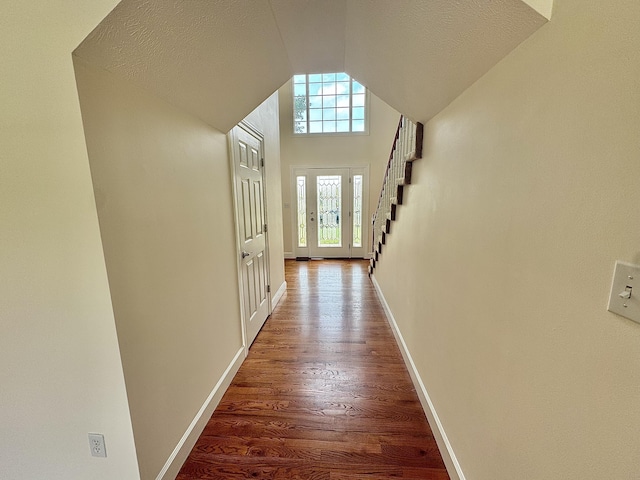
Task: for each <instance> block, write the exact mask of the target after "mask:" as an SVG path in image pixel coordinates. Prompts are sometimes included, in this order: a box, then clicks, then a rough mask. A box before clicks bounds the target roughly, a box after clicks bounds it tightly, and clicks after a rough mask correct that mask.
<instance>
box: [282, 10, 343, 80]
mask: <svg viewBox="0 0 640 480" xmlns="http://www.w3.org/2000/svg"><path fill="white" fill-rule="evenodd" d="M271 5H272V7H273V14H274V15H275V17H276V22H277V23H278V26H279V27H280V33H281V34H282V39H283V40H284V44H285V45H286V48H287V53H288V54H289V60H290V61H291V65H292V67H293V69H294V72H293V73H319V72H344V70H345V67H344V47H345V42H344V38H345V32H346V24H345V22H346V16H347V15H346V14H347V2H346V0H324V1H318V0H271Z"/></svg>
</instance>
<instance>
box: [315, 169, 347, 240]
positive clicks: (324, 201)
mask: <svg viewBox="0 0 640 480" xmlns="http://www.w3.org/2000/svg"><path fill="white" fill-rule="evenodd" d="M316 193H317V194H316V197H317V198H318V205H317V212H318V227H317V230H318V246H319V247H342V227H341V224H340V213H341V212H342V176H341V175H318V176H316Z"/></svg>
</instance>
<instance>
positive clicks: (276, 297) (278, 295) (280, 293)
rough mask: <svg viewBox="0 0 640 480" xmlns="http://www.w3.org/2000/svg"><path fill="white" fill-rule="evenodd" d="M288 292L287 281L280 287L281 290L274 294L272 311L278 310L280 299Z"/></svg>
mask: <svg viewBox="0 0 640 480" xmlns="http://www.w3.org/2000/svg"><path fill="white" fill-rule="evenodd" d="M286 291H287V282H286V281H285V282H282V285H280V288H279V289H278V291H277V292H276V293H274V294H273V297H271V310H273V309H274V308H276V305H278V302H279V301H280V299H281V298H282V296H283V295H284V292H286Z"/></svg>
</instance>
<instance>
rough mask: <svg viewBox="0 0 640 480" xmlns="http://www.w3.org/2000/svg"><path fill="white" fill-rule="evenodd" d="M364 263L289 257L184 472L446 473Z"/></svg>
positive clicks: (201, 475)
mask: <svg viewBox="0 0 640 480" xmlns="http://www.w3.org/2000/svg"><path fill="white" fill-rule="evenodd" d="M367 266H368V262H366V261H360V260H356V261H345V260H313V261H309V262H296V261H287V262H286V266H285V270H286V271H285V273H286V279H287V284H288V289H287V293H286V294H285V296H284V297H283V299H282V300H281V301H280V304H279V305H278V307H277V308H276V309H275V311H274V312H273V314H272V315H271V317H270V318H269V320H267V323H266V324H265V326H264V327H263V329H262V331H261V332H260V334H259V335H258V337H257V338H256V341H255V342H254V344H253V346H252V347H251V349H250V351H249V356H248V357H247V359H246V360H245V362H244V363H243V365H242V367H241V368H240V370H239V371H238V374H237V375H236V377H235V378H234V380H233V383H232V384H231V386H230V387H229V389H228V390H227V392H226V394H225V395H224V397H223V399H222V401H221V402H220V405H219V406H218V408H217V409H216V411H215V412H214V414H213V416H212V417H211V420H210V421H209V423H208V424H207V426H206V428H205V430H204V432H203V433H202V435H201V436H200V438H199V439H198V442H197V443H196V445H195V447H194V448H193V450H192V452H191V454H190V456H189V458H188V459H187V461H186V462H185V464H184V465H183V467H182V469H181V470H180V473H179V475H178V477H177V480H195V479H199V480H205V479H207V480H209V479H225V480H233V479H247V478H255V479H270V480H280V479H283V480H284V479H287V480H292V479H295V480H297V479H300V480H358V479H365V478H366V479H370V480H371V479H387V478H394V479H397V478H403V479H432V480H444V479H448V478H449V476H448V475H447V472H446V470H445V467H444V464H443V462H442V458H441V456H440V453H439V451H438V447H437V446H436V442H435V440H434V438H433V434H432V432H431V430H430V429H429V425H428V423H427V420H426V418H425V416H424V412H423V411H422V409H421V406H420V403H419V401H418V398H417V395H416V393H415V390H414V389H413V385H412V383H411V379H410V377H409V374H408V373H407V370H406V368H405V365H404V363H403V361H402V357H401V355H400V352H399V350H398V347H397V345H396V343H395V340H394V338H393V335H392V333H391V329H390V328H389V326H388V324H387V321H386V318H385V316H384V313H383V311H382V307H381V306H380V303H379V301H378V299H377V297H376V294H375V291H374V289H373V286H372V284H371V282H370V280H369V278H368V277H367Z"/></svg>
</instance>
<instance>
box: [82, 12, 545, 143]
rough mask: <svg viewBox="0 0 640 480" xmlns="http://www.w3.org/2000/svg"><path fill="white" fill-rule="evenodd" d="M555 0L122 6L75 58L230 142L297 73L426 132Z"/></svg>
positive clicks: (540, 21)
mask: <svg viewBox="0 0 640 480" xmlns="http://www.w3.org/2000/svg"><path fill="white" fill-rule="evenodd" d="M551 2H552V0H402V1H398V0H123V1H122V2H121V3H120V4H119V5H118V6H117V7H116V8H115V9H114V10H113V11H112V12H111V14H109V15H108V16H107V17H106V18H105V19H104V20H103V21H102V22H101V23H100V25H98V27H96V29H95V30H94V31H93V32H92V33H91V34H90V35H89V36H88V37H87V38H86V39H85V40H84V41H83V42H82V44H81V45H80V46H79V47H78V48H77V49H76V51H75V52H74V53H75V54H76V55H78V56H79V57H82V58H83V59H84V60H85V61H86V62H89V63H90V64H92V65H94V66H97V67H98V68H102V69H105V70H108V71H111V72H113V73H115V74H117V75H120V76H123V77H125V78H127V79H129V80H130V81H132V82H134V83H136V84H137V85H139V86H142V87H144V88H147V89H149V90H151V91H152V92H153V93H155V94H156V95H158V96H160V97H161V98H164V99H165V100H167V101H169V102H170V103H172V104H174V105H176V106H178V107H180V108H183V109H185V110H187V111H189V112H191V113H192V114H194V115H196V116H198V117H200V118H201V119H203V120H204V121H206V122H207V123H209V124H210V125H212V126H214V127H215V128H217V129H219V130H221V131H223V132H226V131H229V130H230V129H231V128H232V127H233V126H234V125H236V124H237V123H238V122H239V121H240V120H242V119H243V118H244V117H245V116H246V115H247V114H249V113H250V112H251V111H252V110H253V109H254V108H255V107H256V106H257V105H259V104H260V103H261V102H262V101H263V100H264V99H266V98H267V97H268V96H269V95H270V94H272V93H273V92H274V91H275V90H277V89H278V88H279V87H280V86H281V85H283V84H284V83H285V82H286V81H287V80H288V79H289V78H291V76H292V75H293V74H294V73H319V72H328V71H346V72H348V73H349V74H351V75H352V76H354V77H355V78H357V79H358V80H359V81H360V82H362V83H363V84H365V85H366V86H367V87H368V88H369V89H370V90H371V91H372V92H373V93H374V94H376V95H377V96H378V97H380V98H381V99H383V100H384V101H386V102H387V103H388V104H389V105H391V106H392V107H394V108H395V109H396V110H398V111H400V112H402V113H403V114H405V115H407V116H409V117H410V118H412V119H413V120H416V121H421V122H423V123H424V122H426V121H428V120H429V119H430V118H431V117H433V116H434V115H435V114H436V113H438V112H439V111H440V110H442V109H443V108H444V107H445V106H446V105H448V104H449V103H450V102H451V101H452V100H453V99H454V98H456V97H457V96H458V95H460V93H462V92H463V91H464V90H465V89H466V88H468V87H469V86H470V85H471V84H473V83H474V82H475V81H476V80H477V79H478V78H480V77H481V76H482V75H484V73H486V72H487V71H488V70H489V69H491V67H493V66H494V65H495V64H496V63H497V62H498V61H500V60H501V59H502V58H504V57H505V56H506V55H507V54H508V53H509V52H510V51H511V50H513V49H514V48H515V47H516V46H517V45H518V44H520V43H521V42H522V41H523V40H524V39H526V38H527V37H528V36H529V35H531V34H532V33H533V32H534V31H535V30H537V29H538V28H539V27H540V26H542V25H543V24H544V23H545V22H546V18H545V17H544V16H543V15H541V14H540V13H538V11H537V10H545V9H546V11H548V12H550V11H551V6H550V3H551ZM530 5H533V6H530ZM534 7H537V10H536V9H535V8H534Z"/></svg>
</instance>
